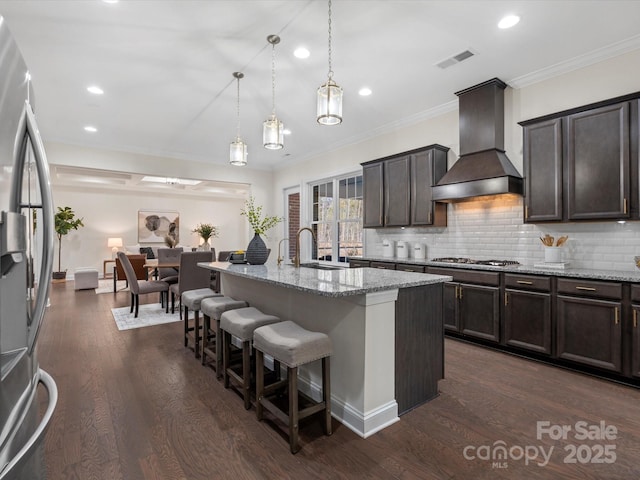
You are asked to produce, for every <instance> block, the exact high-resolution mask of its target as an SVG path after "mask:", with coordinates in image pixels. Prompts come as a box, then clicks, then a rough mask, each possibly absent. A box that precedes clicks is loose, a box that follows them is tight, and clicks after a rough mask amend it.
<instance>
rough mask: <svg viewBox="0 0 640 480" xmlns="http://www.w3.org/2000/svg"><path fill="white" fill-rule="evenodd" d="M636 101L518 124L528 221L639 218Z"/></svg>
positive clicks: (610, 103) (619, 101)
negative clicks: (521, 143) (519, 127)
mask: <svg viewBox="0 0 640 480" xmlns="http://www.w3.org/2000/svg"><path fill="white" fill-rule="evenodd" d="M634 95H635V96H636V97H637V96H638V95H640V94H634ZM632 97H633V95H631V96H626V97H619V98H617V99H614V100H611V101H608V102H600V103H598V104H596V105H592V106H586V107H581V108H580V109H575V110H573V111H568V112H564V113H559V114H555V115H550V116H547V117H544V118H540V119H535V120H528V121H526V122H521V123H520V125H522V126H523V134H524V141H523V155H524V172H525V179H524V180H525V193H524V221H525V222H526V223H537V222H553V221H556V222H567V221H579V220H611V219H613V220H623V219H629V218H635V219H637V218H638V212H637V210H638V209H637V205H638V197H639V193H638V190H639V189H638V181H637V179H636V178H635V177H636V176H637V175H638V173H637V172H638V133H637V130H638V100H637V99H635V100H634V99H633V98H632ZM634 191H635V193H634Z"/></svg>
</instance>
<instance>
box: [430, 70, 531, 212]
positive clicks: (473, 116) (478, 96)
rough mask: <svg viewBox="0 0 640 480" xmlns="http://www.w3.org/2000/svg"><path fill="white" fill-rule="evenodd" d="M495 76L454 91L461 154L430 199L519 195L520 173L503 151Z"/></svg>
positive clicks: (501, 101)
mask: <svg viewBox="0 0 640 480" xmlns="http://www.w3.org/2000/svg"><path fill="white" fill-rule="evenodd" d="M506 87H507V84H506V83H504V82H503V81H502V80H500V79H498V78H494V79H491V80H488V81H486V82H484V83H481V84H479V85H476V86H474V87H470V88H467V89H465V90H462V91H460V92H456V95H457V96H458V105H459V107H458V110H459V120H460V158H459V159H458V161H456V163H454V164H453V166H452V167H451V169H450V170H449V171H448V172H447V173H446V174H445V175H444V176H443V177H442V178H441V179H440V181H439V182H438V183H437V184H436V185H435V186H434V187H433V190H432V193H433V200H435V201H437V202H460V201H464V200H471V199H473V198H475V197H481V196H485V195H500V194H504V193H515V194H519V195H522V176H521V175H520V174H519V173H518V171H517V170H516V168H515V167H514V166H513V164H512V163H511V161H510V160H509V158H508V157H507V155H506V154H505V152H504V89H505V88H506Z"/></svg>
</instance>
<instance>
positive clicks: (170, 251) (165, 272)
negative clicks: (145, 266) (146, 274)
mask: <svg viewBox="0 0 640 480" xmlns="http://www.w3.org/2000/svg"><path fill="white" fill-rule="evenodd" d="M182 252H183V248H182V247H176V248H159V249H158V280H162V281H163V282H167V283H168V284H173V283H178V269H177V268H173V267H161V266H160V265H162V263H178V262H180V254H181V253H182Z"/></svg>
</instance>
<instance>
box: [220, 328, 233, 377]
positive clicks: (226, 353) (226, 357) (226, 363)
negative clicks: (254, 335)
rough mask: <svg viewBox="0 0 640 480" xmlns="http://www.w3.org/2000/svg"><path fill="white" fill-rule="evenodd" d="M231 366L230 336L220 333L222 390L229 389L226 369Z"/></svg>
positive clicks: (226, 333)
mask: <svg viewBox="0 0 640 480" xmlns="http://www.w3.org/2000/svg"><path fill="white" fill-rule="evenodd" d="M230 366H231V334H230V333H228V332H222V375H223V377H224V388H229V373H228V372H227V369H228V368H229V367H230Z"/></svg>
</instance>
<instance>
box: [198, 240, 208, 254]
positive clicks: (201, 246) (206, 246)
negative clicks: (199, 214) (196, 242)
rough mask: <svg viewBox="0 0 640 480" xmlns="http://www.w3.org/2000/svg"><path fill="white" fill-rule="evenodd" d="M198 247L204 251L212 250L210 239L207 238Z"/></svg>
mask: <svg viewBox="0 0 640 480" xmlns="http://www.w3.org/2000/svg"><path fill="white" fill-rule="evenodd" d="M198 249H199V250H201V251H203V252H209V251H210V250H211V244H210V243H209V240H205V241H204V243H203V244H202V245H200V247H198Z"/></svg>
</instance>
